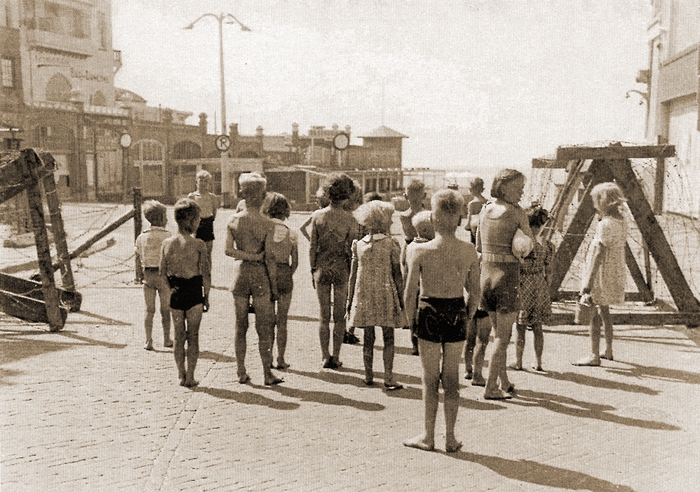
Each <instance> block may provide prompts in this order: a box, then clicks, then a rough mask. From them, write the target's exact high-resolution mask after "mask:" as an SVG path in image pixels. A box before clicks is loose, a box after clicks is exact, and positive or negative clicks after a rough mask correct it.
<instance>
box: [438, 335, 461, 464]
mask: <svg viewBox="0 0 700 492" xmlns="http://www.w3.org/2000/svg"><path fill="white" fill-rule="evenodd" d="M462 344H463V342H455V343H445V344H443V346H442V347H443V355H442V377H441V379H442V389H443V390H444V392H445V450H446V451H447V452H448V453H451V452H454V451H457V450H459V449H460V448H461V447H462V443H461V442H459V441H458V440H457V438H456V437H455V424H456V423H457V410H458V409H459V360H460V358H461V356H462Z"/></svg>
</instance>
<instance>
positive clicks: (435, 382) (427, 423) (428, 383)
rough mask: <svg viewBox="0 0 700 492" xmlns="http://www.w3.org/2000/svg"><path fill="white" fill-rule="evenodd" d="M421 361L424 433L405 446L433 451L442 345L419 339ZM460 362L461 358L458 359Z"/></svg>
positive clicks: (407, 441) (409, 440) (406, 442)
mask: <svg viewBox="0 0 700 492" xmlns="http://www.w3.org/2000/svg"><path fill="white" fill-rule="evenodd" d="M418 348H419V350H420V361H421V365H422V366H423V409H424V415H423V422H424V423H423V426H424V427H423V433H422V434H420V435H418V436H416V437H414V438H411V439H407V440H405V441H404V442H403V444H404V446H408V447H411V448H418V449H423V450H425V451H432V450H433V449H434V448H435V419H436V416H437V408H438V388H439V387H440V361H441V359H442V345H441V344H439V343H433V342H428V341H426V340H422V339H420V338H419V339H418ZM457 360H459V358H458V359H457Z"/></svg>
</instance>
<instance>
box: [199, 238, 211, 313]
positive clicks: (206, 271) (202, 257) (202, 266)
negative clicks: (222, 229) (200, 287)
mask: <svg viewBox="0 0 700 492" xmlns="http://www.w3.org/2000/svg"><path fill="white" fill-rule="evenodd" d="M197 249H198V250H199V265H198V266H199V271H200V272H201V273H202V281H203V284H204V307H205V311H209V291H210V290H211V263H209V253H207V246H206V245H205V244H204V241H202V240H201V239H200V240H199V243H198V245H197Z"/></svg>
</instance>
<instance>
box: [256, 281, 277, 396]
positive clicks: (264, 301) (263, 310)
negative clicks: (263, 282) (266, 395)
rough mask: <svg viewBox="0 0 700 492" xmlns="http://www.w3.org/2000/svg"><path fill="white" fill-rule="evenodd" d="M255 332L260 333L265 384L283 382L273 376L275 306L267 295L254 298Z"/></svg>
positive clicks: (259, 343) (259, 346) (259, 339)
mask: <svg viewBox="0 0 700 492" xmlns="http://www.w3.org/2000/svg"><path fill="white" fill-rule="evenodd" d="M253 306H254V307H255V330H256V331H257V332H258V350H259V352H260V360H261V361H262V366H263V374H264V376H265V384H266V385H268V386H269V385H271V384H277V383H281V382H282V380H281V379H279V378H277V377H276V376H275V375H274V374H272V369H271V366H272V331H273V330H274V328H275V311H274V305H273V303H272V301H271V300H270V298H269V297H268V295H267V294H265V295H262V296H256V297H253Z"/></svg>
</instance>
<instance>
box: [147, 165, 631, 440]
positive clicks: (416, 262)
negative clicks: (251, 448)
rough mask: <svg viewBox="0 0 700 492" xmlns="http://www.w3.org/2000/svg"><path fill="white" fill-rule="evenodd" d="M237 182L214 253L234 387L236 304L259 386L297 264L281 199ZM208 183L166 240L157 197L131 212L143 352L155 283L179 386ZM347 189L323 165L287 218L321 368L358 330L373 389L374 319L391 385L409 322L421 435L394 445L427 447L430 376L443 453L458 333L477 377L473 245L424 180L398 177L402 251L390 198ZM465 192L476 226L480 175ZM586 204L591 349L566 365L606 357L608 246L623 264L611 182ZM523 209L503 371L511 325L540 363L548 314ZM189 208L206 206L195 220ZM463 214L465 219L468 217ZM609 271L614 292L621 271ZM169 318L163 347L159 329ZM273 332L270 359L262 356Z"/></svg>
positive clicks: (208, 221)
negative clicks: (306, 269) (255, 356)
mask: <svg viewBox="0 0 700 492" xmlns="http://www.w3.org/2000/svg"><path fill="white" fill-rule="evenodd" d="M239 184H240V195H241V197H242V198H243V199H244V200H245V205H244V206H242V207H240V209H239V210H238V211H237V212H236V213H235V214H234V216H233V218H232V219H231V221H230V222H229V224H228V226H227V237H226V248H225V254H226V255H227V256H229V257H231V258H233V259H234V267H233V281H232V285H231V289H230V290H231V292H232V294H233V300H234V313H235V319H236V330H235V339H234V345H235V352H236V362H237V374H238V381H239V382H240V383H242V384H245V383H248V382H249V381H250V376H249V375H248V373H247V372H246V368H245V355H246V334H247V330H248V315H249V305H252V307H253V312H254V314H255V327H256V331H257V333H258V338H259V343H258V345H259V352H260V358H261V360H262V365H263V371H264V384H265V385H268V386H269V385H274V384H279V383H281V382H283V379H282V378H280V377H278V376H276V375H275V374H274V373H273V372H272V369H273V368H276V369H279V370H285V369H287V368H288V367H289V364H288V363H287V362H286V360H285V349H286V341H287V313H288V311H289V308H290V303H291V297H292V289H293V275H294V272H295V270H296V269H297V266H298V264H299V262H298V244H297V243H298V240H297V237H296V234H295V232H294V231H292V230H291V229H290V228H289V227H288V225H287V224H286V223H285V219H287V218H288V217H289V215H290V213H291V207H290V204H289V202H288V201H287V200H286V198H285V197H284V196H283V195H281V194H279V193H268V192H267V190H266V185H267V182H266V179H265V178H264V177H263V176H261V175H260V174H258V173H246V174H243V175H241V177H240V180H239ZM210 186H211V176H210V175H209V173H207V172H206V171H202V172H200V173H198V174H197V191H196V192H195V193H192V194H190V196H189V197H188V198H185V199H182V200H179V201H178V202H177V203H176V204H175V220H176V222H177V224H178V233H177V234H176V235H173V236H170V233H169V232H168V231H167V230H166V229H165V225H166V220H167V219H166V209H165V207H164V206H163V205H162V204H160V203H158V202H153V201H151V202H147V203H146V204H145V206H144V215H145V217H146V219H147V220H148V222H149V223H150V224H151V227H150V229H147V230H145V231H144V232H143V233H142V234H141V235H140V236H139V238H138V239H137V240H136V252H137V254H138V255H139V257H140V259H141V265H142V266H143V269H144V272H143V273H144V297H145V302H146V317H145V321H144V326H145V332H146V345H145V348H146V349H147V350H152V348H153V340H152V331H153V318H154V315H155V297H156V293H157V294H158V295H159V296H160V312H161V318H162V325H163V332H164V346H166V347H169V346H173V345H174V355H175V361H176V365H177V369H178V376H179V379H180V384H181V385H183V386H188V387H192V386H196V385H197V384H198V383H197V381H196V380H195V379H194V370H195V366H196V363H197V357H198V352H199V346H198V330H199V324H200V321H201V318H202V313H203V312H206V311H207V309H208V294H209V289H210V285H211V250H212V248H211V244H212V241H213V239H214V235H213V227H212V224H213V218H214V216H215V214H216V208H217V207H218V201H217V199H216V197H215V195H213V194H212V193H211V192H210ZM358 188H359V187H358V183H356V182H353V181H352V179H350V178H349V177H348V176H347V175H345V174H343V173H333V174H330V175H328V176H327V177H326V179H325V181H324V183H323V184H322V187H321V188H320V191H319V194H318V195H317V197H318V198H319V201H322V200H323V201H325V203H322V205H325V206H323V207H322V208H320V209H319V210H317V211H315V212H314V213H313V214H312V215H311V217H310V218H309V220H308V221H307V223H305V224H304V225H303V226H302V228H301V232H302V234H304V235H305V236H306V237H307V238H308V239H309V243H310V244H309V263H310V269H311V277H312V283H313V286H314V289H315V291H316V295H317V299H318V302H319V307H320V310H319V311H320V316H319V342H320V348H321V358H322V366H323V367H324V368H328V369H337V368H339V367H341V366H342V362H341V361H340V350H341V346H342V343H343V341H344V340H347V336H348V334H347V332H346V325H350V327H351V329H354V328H360V329H362V330H363V361H364V368H365V378H364V383H365V384H366V385H368V386H371V385H373V384H374V372H373V355H374V342H375V328H376V327H377V326H379V327H381V328H382V335H383V339H384V351H383V361H384V387H385V389H386V390H388V391H393V390H399V389H401V388H402V385H401V384H400V383H398V382H397V381H396V380H395V379H394V376H393V360H394V330H395V329H396V328H410V329H411V333H412V343H413V347H414V354H416V355H420V358H421V364H422V368H423V400H424V432H423V433H422V434H420V435H419V436H417V437H415V438H412V439H409V440H407V441H405V442H404V445H406V446H409V447H414V448H419V449H424V450H432V449H434V445H435V442H434V441H435V420H436V412H437V407H438V389H439V386H440V384H441V383H442V386H443V390H444V394H445V396H444V411H445V424H446V450H447V451H448V452H454V451H456V450H458V449H460V447H461V445H462V444H461V443H460V442H459V441H458V440H457V439H456V437H455V435H454V427H455V422H456V418H457V409H458V406H459V382H458V367H459V362H460V360H461V357H462V349H463V346H464V342H465V341H466V342H467V344H466V350H465V351H464V357H465V362H466V366H467V370H466V375H465V377H466V378H467V379H471V380H472V385H475V386H484V385H485V383H486V382H485V380H484V378H483V376H482V374H481V372H482V366H483V360H484V353H485V350H486V345H487V343H488V341H489V335H490V333H491V329H492V327H491V322H492V321H493V320H490V319H489V317H490V312H486V311H483V310H481V309H480V308H481V307H483V306H484V302H485V301H484V300H483V299H482V295H481V292H482V288H483V286H482V285H481V284H482V282H481V273H480V270H481V268H482V266H481V260H480V257H479V254H478V253H477V250H476V248H475V246H474V244H472V243H470V242H469V241H464V240H460V239H458V238H457V236H456V234H455V232H456V231H457V229H458V227H460V224H461V220H462V218H463V216H464V215H465V214H464V209H465V204H464V199H463V197H462V196H461V195H460V194H459V193H458V192H457V191H455V190H450V189H447V190H440V191H438V192H436V193H435V194H434V195H433V196H432V198H431V201H430V204H431V208H430V210H424V209H423V201H424V199H425V197H426V193H425V187H424V185H423V183H421V182H419V181H413V182H411V184H410V185H409V186H408V187H407V190H406V198H407V200H408V203H409V208H408V209H407V210H406V211H404V212H402V213H400V215H399V218H400V221H401V225H402V228H403V232H404V236H405V243H406V244H405V245H404V246H403V247H402V245H400V243H399V242H398V241H397V240H396V239H395V238H394V237H392V234H391V230H390V229H391V225H392V216H393V213H394V206H393V205H392V204H391V203H388V202H384V201H381V200H376V199H372V198H371V197H368V198H367V199H366V202H365V203H364V204H362V205H359V203H358V202H359V200H358V196H360V197H361V195H358ZM471 191H472V195H473V196H474V199H473V200H472V201H471V202H470V203H469V204H467V206H466V210H467V218H468V220H467V224H466V226H465V229H467V230H468V231H469V232H470V233H471V235H472V237H474V236H475V235H476V234H477V233H478V228H479V224H480V222H479V220H478V217H479V213H480V209H481V208H482V207H483V205H484V203H485V202H486V200H485V199H484V198H483V195H482V194H481V193H482V192H483V181H481V180H476V181H475V182H474V183H473V185H472V190H471ZM593 202H594V205H595V207H596V210H597V211H598V213H599V215H600V216H601V217H602V220H601V222H600V223H599V225H598V228H597V231H596V237H595V239H594V242H593V249H592V253H591V256H590V257H589V263H588V268H587V270H586V272H587V273H586V275H585V276H584V285H583V287H582V291H581V294H582V296H583V299H582V301H584V302H587V303H590V304H593V305H595V306H596V308H597V309H596V314H595V315H594V317H593V320H592V321H591V340H592V354H591V356H590V357H587V358H586V359H585V360H582V361H579V362H577V364H579V365H599V364H600V358H601V357H604V358H608V359H612V325H611V324H610V317H609V308H608V306H609V304H611V303H616V302H619V301H620V289H621V287H620V275H623V274H624V270H623V271H622V272H623V273H622V274H620V273H619V272H618V271H616V270H615V268H617V265H618V264H620V260H619V258H618V257H620V254H622V257H621V258H622V260H621V261H622V263H621V264H622V265H623V266H624V239H625V237H626V222H625V219H624V217H623V216H622V212H621V207H622V205H623V204H624V197H623V196H622V193H621V192H620V190H619V188H617V186H616V185H614V184H612V183H604V184H603V185H599V186H597V187H595V188H594V189H593ZM516 205H517V204H516ZM525 212H526V214H527V219H528V221H529V225H530V228H531V230H532V232H533V234H534V236H535V238H536V239H537V240H536V241H535V243H534V247H533V248H532V252H531V253H530V254H529V255H528V256H526V257H525V258H524V259H522V261H521V262H520V266H519V267H520V276H519V285H518V286H517V287H514V289H516V290H517V291H518V297H519V301H518V302H519V303H520V307H521V309H520V312H519V313H518V317H517V322H516V323H515V328H516V331H517V341H516V361H515V363H514V364H512V365H511V367H512V368H513V369H518V370H520V369H522V366H523V364H522V358H523V349H524V345H525V332H526V331H527V328H528V327H530V328H531V329H532V331H533V334H534V338H535V343H534V345H535V355H536V364H535V369H536V370H537V371H542V351H543V330H542V324H546V323H547V322H548V321H549V316H550V314H551V302H550V300H549V295H548V277H549V274H548V272H549V264H550V262H551V257H552V253H553V247H552V245H551V244H550V243H549V242H547V241H544V240H542V239H541V237H542V236H541V234H539V232H540V230H541V228H542V226H543V225H544V224H545V223H546V222H547V220H548V214H547V212H546V211H545V210H544V209H542V208H541V207H539V206H537V205H533V206H532V207H530V208H529V209H527V210H526V211H525ZM203 213H206V217H204V220H203V219H202V217H201V215H202V214H203ZM473 217H477V219H476V220H472V219H473ZM309 227H310V232H307V228H309ZM195 235H196V237H193V236H195ZM620 248H622V253H620ZM616 262H617V263H616ZM611 265H613V266H611ZM622 279H623V280H622V288H623V287H624V275H623V276H622ZM622 295H623V296H624V290H622ZM168 307H169V308H170V310H169V312H168V309H167V308H168ZM171 315H172V324H173V327H174V331H175V341H174V344H173V342H172V341H171V340H170V335H169V332H170V317H171ZM331 320H332V322H333V330H332V331H331V328H330V323H331ZM601 325H602V326H603V327H604V328H605V339H606V350H605V352H604V354H602V355H599V354H598V345H599V342H598V340H599V337H600V328H601ZM275 328H276V329H277V330H276V331H277V334H276V335H275ZM353 336H354V334H353ZM275 338H276V339H277V340H276V341H277V353H278V357H277V363H276V364H273V344H274V342H275ZM185 346H186V348H185ZM494 377H495V376H494Z"/></svg>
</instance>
